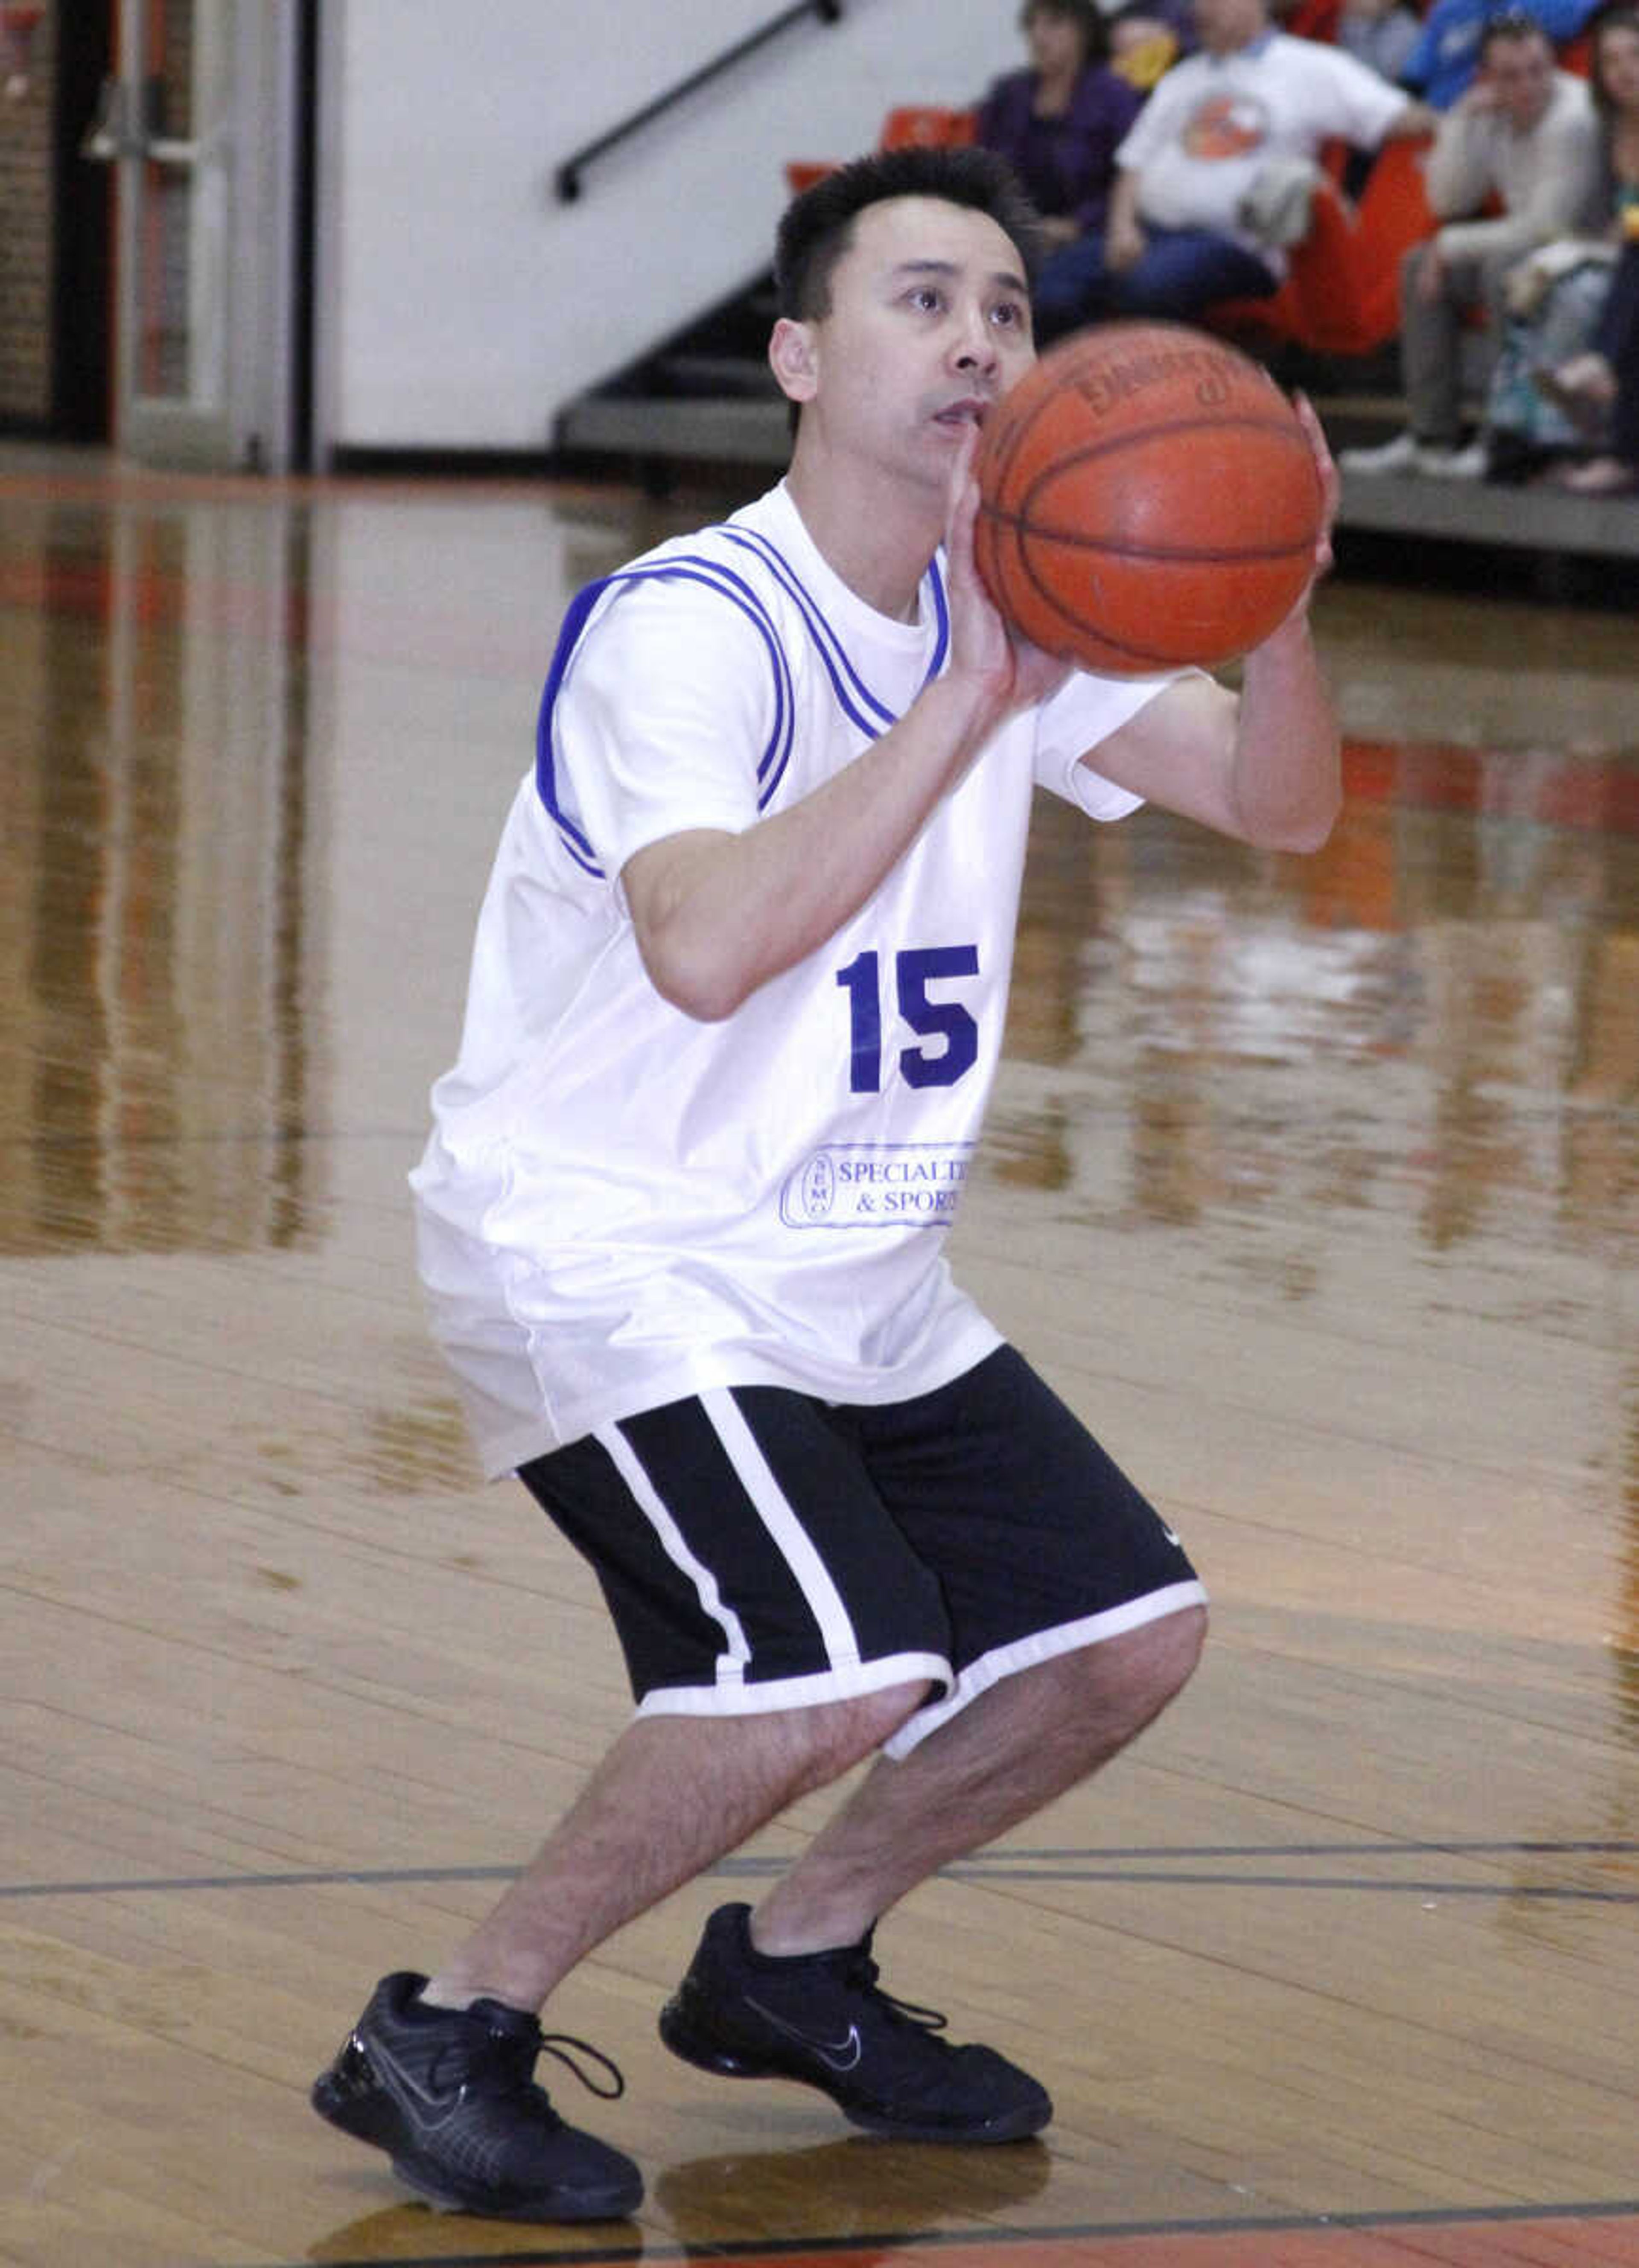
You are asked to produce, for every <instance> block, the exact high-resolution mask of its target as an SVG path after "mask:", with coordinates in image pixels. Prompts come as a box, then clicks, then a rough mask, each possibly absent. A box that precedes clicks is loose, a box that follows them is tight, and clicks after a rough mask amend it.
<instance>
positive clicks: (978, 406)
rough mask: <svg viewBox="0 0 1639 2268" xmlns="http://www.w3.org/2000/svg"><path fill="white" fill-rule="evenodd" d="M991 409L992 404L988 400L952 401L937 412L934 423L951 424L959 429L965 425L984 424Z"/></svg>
mask: <svg viewBox="0 0 1639 2268" xmlns="http://www.w3.org/2000/svg"><path fill="white" fill-rule="evenodd" d="M989 409H990V404H989V403H988V402H987V401H951V402H948V403H947V404H946V406H945V408H944V409H941V410H939V411H937V412H936V413H935V415H934V424H935V425H949V426H951V427H953V428H956V429H958V430H959V429H960V428H961V427H963V426H964V425H982V424H983V423H985V419H986V415H987V414H988V412H989Z"/></svg>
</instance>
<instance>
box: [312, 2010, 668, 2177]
mask: <svg viewBox="0 0 1639 2268" xmlns="http://www.w3.org/2000/svg"><path fill="white" fill-rule="evenodd" d="M426 1981H427V1980H426V1978H425V1977H413V1976H411V1975H410V1974H409V1973H408V1971H403V1970H401V1971H400V1972H398V1973H397V1974H396V1975H395V1976H392V1977H383V1978H382V1979H381V1982H380V1984H379V1985H377V1986H376V1988H375V1991H374V1992H373V1993H372V1994H371V1996H370V2003H369V2006H368V2007H366V2008H365V2012H364V2014H363V2015H362V2016H360V2018H359V2019H358V2023H357V2024H356V2025H355V2026H354V2028H353V2029H352V2030H351V2032H350V2033H349V2034H348V2036H347V2037H346V2039H345V2040H344V2041H343V2043H342V2047H341V2051H340V2052H339V2054H338V2055H337V2056H336V2060H335V2062H334V2063H333V2064H332V2065H331V2066H330V2067H329V2070H328V2071H326V2072H323V2073H321V2075H320V2076H319V2078H318V2079H317V2080H315V2081H314V2088H313V2095H312V2102H313V2107H314V2110H316V2111H317V2112H318V2114H319V2116H320V2117H321V2118H328V2119H329V2122H330V2124H332V2125H333V2126H339V2127H340V2128H341V2129H342V2131H343V2133H347V2134H356V2135H357V2136H358V2139H359V2140H360V2141H361V2142H373V2143H374V2144H375V2146H376V2147H377V2148H378V2149H380V2150H386V2151H387V2152H388V2154H389V2155H390V2156H391V2158H392V2161H393V2171H394V2172H395V2174H396V2175H397V2176H398V2177H399V2179H400V2180H401V2181H402V2182H404V2183H407V2184H408V2185H409V2187H410V2188H411V2189H412V2190H415V2191H417V2193H418V2194H419V2195H420V2196H422V2197H424V2198H427V2199H428V2200H429V2202H430V2203H432V2204H433V2205H442V2206H443V2207H445V2208H446V2210H447V2211H450V2212H455V2213H488V2214H490V2215H491V2216H493V2217H494V2218H495V2219H497V2220H616V2219H618V2218H619V2217H620V2216H621V2215H623V2214H624V2213H631V2212H633V2211H635V2209H636V2208H637V2206H638V2205H639V2204H640V2203H641V2201H642V2198H643V2180H642V2176H640V2175H639V2171H638V2169H637V2168H636V2167H635V2166H634V2165H633V2164H632V2162H631V2159H630V2158H627V2157H624V2156H623V2155H622V2154H621V2153H620V2152H619V2151H618V2150H612V2149H610V2148H609V2145H608V2144H607V2143H605V2142H600V2141H597V2140H596V2139H594V2137H593V2136H592V2135H590V2134H582V2133H581V2132H579V2130H578V2129H577V2128H575V2127H573V2126H566V2125H565V2124H564V2122H563V2120H562V2119H561V2118H560V2117H558V2115H557V2112H556V2111H555V2110H553V2108H552V2106H551V2104H550V2102H549V2101H548V2100H547V2096H546V2094H545V2092H544V2090H543V2088H539V2087H536V2086H535V2084H534V2083H533V2081H532V2080H531V2078H530V2073H531V2072H532V2071H533V2070H534V2068H535V2057H536V2056H537V2055H538V2054H539V2053H540V2051H541V2050H542V2049H543V2047H544V2048H548V2049H550V2051H551V2052H552V2053H553V2054H554V2055H556V2056H557V2057H558V2058H559V2060H560V2061H561V2062H564V2063H567V2064H568V2065H569V2066H570V2068H571V2070H572V2071H573V2072H575V2073H576V2075H577V2076H578V2077H579V2078H580V2079H581V2080H582V2081H583V2082H584V2084H585V2085H586V2086H587V2087H589V2088H592V2092H593V2093H594V2095H603V2096H604V2098H605V2099H606V2100H608V2101H611V2102H612V2101H613V2100H614V2098H615V2097H616V2095H621V2094H623V2093H624V2080H622V2079H621V2076H620V2073H618V2072H617V2071H616V2069H615V2066H614V2065H613V2064H611V2063H609V2058H607V2057H606V2056H601V2055H599V2054H598V2052H597V2050H596V2049H595V2048H587V2047H586V2046H585V2043H584V2042H583V2041H580V2040H568V2041H566V2042H565V2044H566V2045H567V2046H570V2047H574V2048H581V2049H583V2050H584V2051H585V2052H586V2053H587V2054H588V2055H590V2056H592V2057H594V2058H595V2060H596V2061H597V2062H599V2063H601V2064H603V2065H605V2066H606V2067H607V2068H608V2070H609V2072H610V2073H611V2074H612V2076H613V2079H614V2081H615V2084H614V2085H613V2086H612V2087H609V2088H601V2087H595V2086H594V2085H593V2082H592V2081H591V2080H589V2079H587V2076H586V2074H585V2073H584V2072H583V2071H581V2069H580V2066H579V2065H578V2064H577V2063H576V2062H575V2061H574V2059H573V2058H572V2057H571V2056H568V2055H565V2053H564V2051H563V2047H562V2046H560V2045H559V2044H558V2043H557V2036H553V2035H548V2034H543V2032H542V2030H541V2027H540V2025H539V2024H537V2023H536V2021H535V2018H534V2017H533V2016H531V2015H527V2014H525V2013H524V2011H523V2010H522V2009H521V2008H509V2007H506V2006H505V2005H504V2004H503V2003H502V2002H501V2001H499V2000H476V2001H475V2002H474V2003H473V2005H472V2007H470V2008H467V2009H453V2008H433V2007H428V2006H427V2004H426V2003H425V2001H424V2000H423V1999H421V1998H420V1992H421V1988H422V1986H423V1985H425V1983H426Z"/></svg>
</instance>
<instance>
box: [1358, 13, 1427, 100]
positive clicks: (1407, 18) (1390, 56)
mask: <svg viewBox="0 0 1639 2268" xmlns="http://www.w3.org/2000/svg"><path fill="white" fill-rule="evenodd" d="M1421 36H1422V22H1421V18H1419V17H1418V15H1417V14H1416V12H1415V11H1414V10H1413V9H1411V8H1408V7H1406V4H1405V0H1344V4H1343V6H1342V8H1341V9H1340V11H1339V12H1338V25H1337V43H1338V45H1339V47H1340V48H1342V50H1343V52H1344V54H1345V55H1353V56H1354V58H1355V62H1356V63H1364V64H1365V65H1366V66H1367V68H1368V70H1375V71H1376V72H1377V76H1378V77H1379V78H1386V79H1387V80H1388V81H1389V83H1390V85H1392V86H1398V85H1399V83H1400V81H1401V79H1402V78H1403V77H1404V76H1405V71H1406V63H1407V61H1408V60H1409V58H1410V55H1411V53H1412V50H1413V48H1415V46H1416V45H1417V42H1418V40H1420V39H1421Z"/></svg>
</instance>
